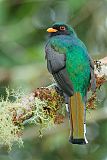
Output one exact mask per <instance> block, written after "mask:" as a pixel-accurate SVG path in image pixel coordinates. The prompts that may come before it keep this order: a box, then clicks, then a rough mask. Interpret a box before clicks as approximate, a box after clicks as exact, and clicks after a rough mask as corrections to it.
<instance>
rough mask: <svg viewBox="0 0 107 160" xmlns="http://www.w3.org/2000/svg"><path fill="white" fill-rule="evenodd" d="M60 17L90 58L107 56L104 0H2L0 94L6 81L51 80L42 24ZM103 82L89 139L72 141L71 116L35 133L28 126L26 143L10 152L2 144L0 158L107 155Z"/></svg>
mask: <svg viewBox="0 0 107 160" xmlns="http://www.w3.org/2000/svg"><path fill="white" fill-rule="evenodd" d="M58 21H61V22H62V21H63V22H66V23H68V24H70V25H71V26H73V27H74V29H75V31H76V32H77V34H78V36H79V38H80V39H81V40H83V41H84V43H85V44H86V46H87V48H88V51H89V53H90V54H91V56H92V57H93V59H100V58H103V57H105V56H107V0H90V1H89V0H66V1H65V0H0V96H5V87H10V88H14V89H17V88H20V87H21V88H22V89H23V90H25V91H26V92H27V93H29V92H32V91H33V90H34V89H35V88H36V87H40V86H47V85H49V84H51V83H52V81H53V80H52V77H51V76H50V75H49V73H48V72H47V69H46V62H45V58H44V56H45V53H44V46H45V43H46V40H47V38H48V36H47V33H46V29H47V28H48V27H50V26H51V25H52V24H53V23H54V22H58ZM106 113H107V84H105V85H104V86H102V87H101V90H100V91H99V92H98V102H97V106H96V110H95V111H88V113H87V115H88V118H87V119H88V120H87V123H88V124H87V137H88V140H89V144H88V145H83V146H79V145H71V144H69V142H68V138H69V122H68V120H66V122H65V123H64V124H62V125H60V126H56V127H54V128H52V129H48V130H47V131H46V132H45V133H44V136H43V137H42V139H41V138H39V136H38V135H39V133H38V130H37V129H36V127H27V128H26V130H25V132H24V135H23V139H24V147H22V148H18V146H17V145H14V147H13V148H12V151H11V152H10V153H8V152H7V150H6V148H5V147H4V146H0V160H65V159H67V160H70V159H72V160H107V114H106Z"/></svg>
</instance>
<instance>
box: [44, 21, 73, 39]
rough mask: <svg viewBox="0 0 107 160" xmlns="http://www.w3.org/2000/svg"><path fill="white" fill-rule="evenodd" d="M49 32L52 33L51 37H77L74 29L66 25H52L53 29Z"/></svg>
mask: <svg viewBox="0 0 107 160" xmlns="http://www.w3.org/2000/svg"><path fill="white" fill-rule="evenodd" d="M47 32H49V33H50V36H56V35H76V34H75V32H74V30H73V28H72V27H70V26H69V25H67V24H64V23H55V24H53V25H52V28H48V29H47Z"/></svg>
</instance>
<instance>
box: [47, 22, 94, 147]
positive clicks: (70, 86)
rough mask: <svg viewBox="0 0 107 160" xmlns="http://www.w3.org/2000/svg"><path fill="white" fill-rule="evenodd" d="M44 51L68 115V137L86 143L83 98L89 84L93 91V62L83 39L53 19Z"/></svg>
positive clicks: (85, 98)
mask: <svg viewBox="0 0 107 160" xmlns="http://www.w3.org/2000/svg"><path fill="white" fill-rule="evenodd" d="M47 32H49V33H50V36H49V40H48V41H47V43H46V47H45V53H46V55H45V56H46V60H47V68H48V70H49V72H50V73H51V74H52V75H53V77H54V79H55V81H56V83H57V84H58V87H59V88H60V89H61V90H62V91H63V93H64V97H65V100H66V104H68V112H69V117H70V128H71V129H70V139H69V141H70V142H71V143H73V144H86V143H88V141H87V139H86V102H87V91H88V89H89V88H91V89H92V91H93V92H94V91H95V89H96V82H95V76H94V64H93V61H92V59H91V58H90V56H89V54H88V51H87V48H86V46H85V45H84V43H83V42H82V41H81V40H80V39H79V38H78V37H77V35H76V33H75V32H74V30H73V28H71V27H70V26H69V25H67V24H64V23H55V24H53V25H52V28H48V29H47Z"/></svg>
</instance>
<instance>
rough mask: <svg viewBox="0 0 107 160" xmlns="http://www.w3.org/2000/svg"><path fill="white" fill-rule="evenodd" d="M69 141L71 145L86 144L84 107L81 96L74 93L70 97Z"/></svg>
mask: <svg viewBox="0 0 107 160" xmlns="http://www.w3.org/2000/svg"><path fill="white" fill-rule="evenodd" d="M69 111H70V126H71V132H70V139H69V141H70V142H71V143H73V144H86V143H88V141H87V140H86V137H85V134H86V124H85V106H84V103H83V100H82V97H81V94H80V93H79V92H78V93H75V94H74V95H73V96H71V97H70V104H69Z"/></svg>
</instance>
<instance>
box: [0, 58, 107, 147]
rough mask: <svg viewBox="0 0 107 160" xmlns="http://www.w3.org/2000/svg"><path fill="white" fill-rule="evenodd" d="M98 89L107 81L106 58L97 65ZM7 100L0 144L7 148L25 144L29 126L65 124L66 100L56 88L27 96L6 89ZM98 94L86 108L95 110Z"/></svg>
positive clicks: (0, 106) (0, 118)
mask: <svg viewBox="0 0 107 160" xmlns="http://www.w3.org/2000/svg"><path fill="white" fill-rule="evenodd" d="M95 75H96V81H97V89H98V88H99V87H100V86H101V85H102V84H103V83H104V82H105V81H106V77H107V57H105V58H104V59H102V60H100V61H95ZM6 94H7V97H6V99H5V100H4V99H3V98H1V102H0V143H1V144H2V145H8V146H9V149H11V146H12V145H13V143H14V142H17V143H19V145H22V144H23V141H22V138H21V135H22V132H23V129H24V126H25V125H26V124H35V125H38V126H39V127H40V129H41V130H42V129H44V128H47V127H49V126H52V125H55V124H60V123H63V120H64V117H65V112H66V111H65V104H64V98H63V96H61V95H60V94H59V93H58V92H57V91H56V89H55V87H54V85H51V86H49V87H44V88H43V87H42V88H38V89H36V90H35V91H34V92H32V93H31V94H28V95H25V94H24V93H22V91H20V90H18V91H14V90H11V91H10V90H9V89H6ZM95 100H96V93H91V96H90V98H89V99H88V104H87V108H94V103H95Z"/></svg>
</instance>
